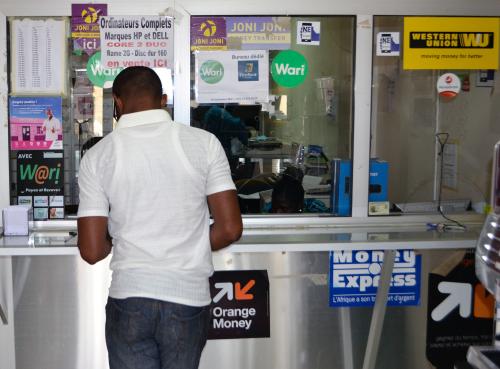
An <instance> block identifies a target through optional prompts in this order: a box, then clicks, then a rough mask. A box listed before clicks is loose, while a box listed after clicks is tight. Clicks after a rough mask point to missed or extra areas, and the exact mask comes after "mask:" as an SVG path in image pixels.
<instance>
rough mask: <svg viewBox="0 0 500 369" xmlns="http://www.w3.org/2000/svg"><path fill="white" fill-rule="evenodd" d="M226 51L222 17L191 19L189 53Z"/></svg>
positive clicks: (224, 26)
mask: <svg viewBox="0 0 500 369" xmlns="http://www.w3.org/2000/svg"><path fill="white" fill-rule="evenodd" d="M226 49H227V45H226V19H225V18H224V17H191V51H194V50H226Z"/></svg>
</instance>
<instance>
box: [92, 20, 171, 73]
mask: <svg viewBox="0 0 500 369" xmlns="http://www.w3.org/2000/svg"><path fill="white" fill-rule="evenodd" d="M99 25H100V27H101V64H102V66H103V67H104V68H119V67H122V68H126V67H131V66H134V65H143V66H146V67H150V68H170V69H172V68H173V62H174V54H173V42H174V37H173V35H174V32H173V31H174V28H173V27H174V21H173V19H172V17H165V16H107V17H100V18H99Z"/></svg>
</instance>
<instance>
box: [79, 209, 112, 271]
mask: <svg viewBox="0 0 500 369" xmlns="http://www.w3.org/2000/svg"><path fill="white" fill-rule="evenodd" d="M111 246H112V243H111V236H110V235H109V233H108V218H107V217H82V218H78V248H79V250H80V255H81V256H82V258H83V260H85V261H86V262H87V263H89V264H95V263H97V262H98V261H100V260H102V259H104V258H105V257H106V256H108V255H109V253H110V252H111Z"/></svg>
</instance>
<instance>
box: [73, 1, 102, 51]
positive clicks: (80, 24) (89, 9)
mask: <svg viewBox="0 0 500 369" xmlns="http://www.w3.org/2000/svg"><path fill="white" fill-rule="evenodd" d="M107 14H108V5H107V4H71V37H72V38H73V50H74V51H77V50H83V51H85V53H87V54H88V55H92V54H93V53H95V51H96V50H98V49H99V47H100V45H101V42H100V37H101V36H100V31H99V22H98V21H99V17H100V16H104V15H107Z"/></svg>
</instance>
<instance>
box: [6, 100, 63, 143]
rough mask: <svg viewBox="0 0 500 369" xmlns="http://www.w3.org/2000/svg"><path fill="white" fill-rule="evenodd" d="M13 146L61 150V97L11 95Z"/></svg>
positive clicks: (10, 109) (11, 140)
mask: <svg viewBox="0 0 500 369" xmlns="http://www.w3.org/2000/svg"><path fill="white" fill-rule="evenodd" d="M9 114H10V116H9V124H10V149H11V150H62V148H63V128H62V99H61V97H60V96H57V97H11V98H10V99H9Z"/></svg>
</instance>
